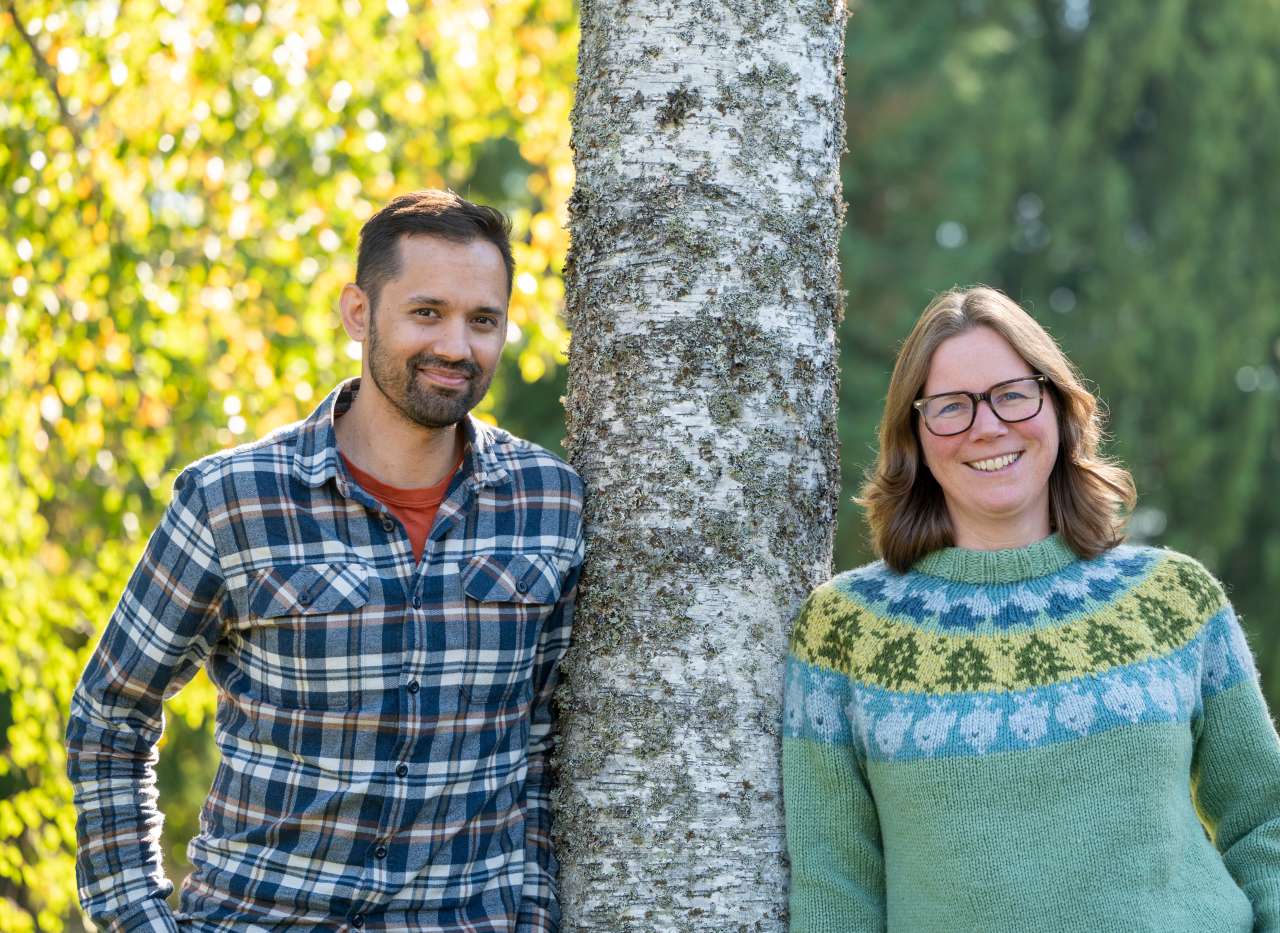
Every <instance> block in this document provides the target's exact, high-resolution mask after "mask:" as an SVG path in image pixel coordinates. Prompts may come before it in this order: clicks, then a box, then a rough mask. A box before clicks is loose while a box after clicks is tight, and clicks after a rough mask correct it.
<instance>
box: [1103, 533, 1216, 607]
mask: <svg viewBox="0 0 1280 933" xmlns="http://www.w3.org/2000/svg"><path fill="white" fill-rule="evenodd" d="M1121 547H1124V548H1127V549H1129V550H1131V551H1133V552H1134V553H1135V554H1141V555H1143V556H1144V557H1145V558H1146V559H1147V560H1148V561H1150V563H1151V565H1152V568H1153V570H1152V576H1153V577H1155V578H1156V579H1157V580H1159V582H1160V584H1161V588H1162V589H1163V591H1164V592H1165V593H1167V594H1170V595H1178V596H1181V597H1182V599H1183V601H1184V602H1189V603H1191V604H1193V605H1194V607H1195V609H1196V610H1198V611H1199V612H1201V613H1203V612H1216V611H1218V610H1220V609H1222V608H1224V607H1225V606H1226V605H1227V604H1228V600H1227V592H1226V588H1225V587H1224V586H1223V585H1222V582H1221V581H1220V580H1218V578H1217V577H1216V576H1214V574H1213V573H1212V572H1211V571H1210V570H1209V569H1208V568H1207V567H1205V565H1204V564H1202V563H1201V562H1200V561H1199V560H1197V559H1196V558H1195V557H1192V556H1191V555H1189V554H1183V553H1182V552H1181V551H1175V550H1173V549H1172V548H1166V547H1157V546H1155V545H1121ZM1117 550H1119V548H1117Z"/></svg>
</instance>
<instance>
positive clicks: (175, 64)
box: [0, 0, 577, 931]
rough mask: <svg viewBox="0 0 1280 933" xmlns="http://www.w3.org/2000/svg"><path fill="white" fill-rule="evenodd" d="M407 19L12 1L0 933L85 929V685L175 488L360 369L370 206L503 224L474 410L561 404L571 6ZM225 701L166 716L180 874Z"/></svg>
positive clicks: (0, 372) (0, 553)
mask: <svg viewBox="0 0 1280 933" xmlns="http://www.w3.org/2000/svg"><path fill="white" fill-rule="evenodd" d="M413 7H414V10H413V11H411V10H410V4H409V3H407V2H406V0H311V2H309V3H306V4H302V3H298V2H290V0H281V2H271V3H265V2H264V3H261V4H259V3H256V2H246V3H238V2H237V3H231V2H225V0H162V2H160V3H158V4H156V3H146V4H129V3H123V2H119V0H73V2H70V3H67V2H64V0H3V2H0V74H3V75H4V79H3V88H4V90H3V93H0V139H2V140H3V145H2V146H0V190H3V192H4V197H3V198H0V288H3V290H4V292H5V293H6V294H5V295H4V296H3V297H2V298H0V304H2V306H3V311H4V313H3V321H0V438H3V440H2V441H0V443H2V445H3V446H2V447H0V449H2V450H3V455H2V456H0V469H3V475H2V476H0V728H3V735H4V737H5V739H4V747H3V752H2V753H0V929H3V930H6V931H22V930H32V929H41V930H59V929H62V928H63V927H64V925H65V924H68V923H69V924H71V925H72V926H76V925H78V924H79V923H80V919H79V914H78V910H77V908H76V906H75V885H74V878H73V853H74V814H73V812H72V809H71V806H70V787H69V785H68V784H67V782H66V780H65V778H64V776H63V775H64V771H65V755H64V752H63V748H62V733H63V730H64V728H65V723H66V708H67V703H68V699H69V697H70V694H71V690H72V688H73V686H74V683H75V681H76V679H77V677H78V676H79V672H80V670H81V669H82V667H83V664H84V661H85V660H86V656H87V652H88V651H89V650H91V648H92V645H93V643H94V642H95V641H96V633H97V632H98V631H99V630H100V627H101V626H102V625H103V623H104V622H105V621H106V618H107V616H108V615H109V613H110V611H111V608H112V607H113V605H114V604H115V601H116V599H117V598H118V596H119V594H120V591H121V590H122V588H123V586H124V583H125V581H126V579H127V577H128V573H129V571H130V569H131V567H132V564H133V562H134V560H135V559H136V558H137V555H138V553H139V552H140V550H141V547H142V544H143V542H144V540H145V536H146V535H147V534H148V533H149V531H150V529H151V528H152V527H153V526H154V524H155V522H156V520H157V518H158V516H159V513H160V512H161V510H162V509H163V508H164V506H165V505H166V504H167V502H168V499H169V494H170V488H171V484H172V481H173V479H174V477H175V475H176V473H177V471H178V470H179V469H180V468H181V467H182V466H183V465H184V464H186V463H188V462H189V461H191V460H193V459H195V458H196V457H199V456H202V455H204V454H207V453H209V452H211V451H213V450H216V449H218V448H220V447H225V446H228V445H231V444H234V443H238V442H241V441H244V440H248V439H251V438H253V437H255V436H257V435H260V434H262V433H264V432H266V431H268V430H270V429H272V428H274V427H277V426H279V425H282V424H285V423H287V422H289V421H292V420H295V419H297V418H299V417H303V416H304V415H305V414H306V413H307V412H308V411H309V410H310V409H311V407H312V406H314V405H315V404H316V403H317V402H318V401H319V400H320V399H321V398H323V397H324V395H325V393H326V392H327V391H328V390H329V389H330V387H331V386H332V385H333V384H335V383H336V382H337V381H338V380H339V379H341V378H343V377H345V376H348V375H351V374H353V373H355V372H357V371H358V365H357V363H356V362H355V360H357V359H358V352H357V353H356V354H355V355H354V356H353V355H352V352H351V349H352V348H350V347H348V346H347V343H346V339H345V336H344V335H343V334H342V331H341V327H340V324H339V321H338V318H337V315H336V313H335V311H334V308H335V302H336V297H337V294H338V291H339V290H340V288H341V285H342V284H343V283H344V282H347V281H349V280H350V279H352V278H353V263H354V255H355V246H356V239H357V233H358V230H359V227H360V224H361V223H362V222H363V221H364V220H365V219H366V218H367V217H368V216H369V214H370V213H371V212H372V211H373V210H375V209H376V208H377V207H378V206H379V205H380V204H381V203H383V202H385V201H386V200H387V199H388V198H389V197H391V196H392V195H394V194H396V193H399V192H401V191H405V190H410V189H413V188H420V187H429V186H450V187H453V188H454V189H455V190H457V191H459V192H460V193H462V194H463V195H466V196H470V197H473V198H475V199H477V200H480V201H484V202H487V203H490V204H494V205H495V206H498V207H502V208H504V209H506V210H507V211H508V212H509V213H510V214H511V215H512V217H513V220H514V223H515V239H516V244H515V252H516V261H517V264H518V267H519V269H518V275H517V279H516V287H515V289H514V293H513V300H512V307H511V319H512V322H513V324H514V325H515V331H513V338H514V339H513V340H512V341H511V343H510V345H509V353H508V357H507V359H506V360H505V361H504V365H503V373H504V377H503V379H501V380H500V381H499V385H498V386H497V387H496V388H495V391H494V392H493V393H492V394H491V398H490V400H489V401H488V402H487V412H488V414H489V415H491V416H492V415H498V416H499V417H501V416H502V412H503V409H504V407H505V406H507V405H509V404H510V402H511V401H512V400H513V399H517V398H519V397H520V396H521V394H522V392H521V390H520V389H519V388H518V387H519V386H521V385H523V384H524V383H525V382H536V381H537V380H539V379H542V380H544V382H546V384H547V385H548V389H547V390H545V391H544V392H543V395H548V394H550V397H551V401H552V405H546V404H544V405H543V408H544V409H546V408H551V407H553V406H554V400H555V394H554V392H555V388H554V377H555V375H556V372H557V370H558V369H559V366H558V364H559V363H560V362H562V361H563V352H564V345H565V343H566V340H565V335H564V334H563V333H562V331H561V327H560V324H559V322H558V317H557V312H558V310H559V307H560V304H561V297H562V284H561V280H560V268H561V266H562V264H563V260H564V251H565V247H566V245H567V233H566V231H565V229H564V222H565V214H564V210H565V207H564V206H565V203H566V201H567V198H568V194H569V190H570V188H571V186H572V181H573V168H572V159H571V154H570V151H569V147H568V139H569V121H568V114H569V108H570V105H571V103H572V82H573V69H574V62H575V56H576V45H577V25H576V16H575V10H574V7H573V5H572V2H571V0H505V2H502V3H485V2H480V0H433V2H432V3H430V4H428V5H426V7H425V9H424V8H423V6H422V5H421V4H416V3H415V4H413ZM356 349H357V351H358V348H356ZM557 436H558V435H557ZM211 710H212V688H211V686H210V685H209V683H208V681H207V680H205V679H204V678H203V677H201V678H199V679H198V680H197V681H196V682H195V683H194V684H193V685H192V687H191V688H189V689H187V690H185V691H183V693H181V694H180V695H179V696H178V697H176V698H175V699H174V700H173V701H172V702H171V704H170V707H169V713H170V715H169V729H168V731H167V734H166V738H165V743H166V747H165V749H164V750H163V755H162V761H161V799H162V805H163V806H164V808H165V810H166V812H167V814H168V823H167V826H166V836H165V840H166V854H167V856H168V857H169V862H170V870H171V872H172V873H173V874H175V875H176V876H178V877H180V876H181V875H182V874H183V872H184V870H185V862H184V859H185V855H184V848H185V844H186V841H187V839H189V838H190V837H191V836H192V835H193V834H194V833H195V832H196V830H197V817H196V814H197V812H198V807H199V804H200V802H201V800H202V799H203V796H204V793H205V792H206V790H207V789H208V786H209V781H210V778H211V775H212V767H213V761H212V756H213V750H212V747H211V743H210V741H209V738H208V735H209V728H210V722H211V718H212V717H211V716H210V713H211Z"/></svg>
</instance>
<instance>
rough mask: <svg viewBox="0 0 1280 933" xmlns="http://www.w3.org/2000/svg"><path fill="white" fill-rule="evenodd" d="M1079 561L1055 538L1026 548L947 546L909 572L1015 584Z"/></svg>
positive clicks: (928, 555) (960, 581) (950, 578)
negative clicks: (998, 548) (995, 548)
mask: <svg viewBox="0 0 1280 933" xmlns="http://www.w3.org/2000/svg"><path fill="white" fill-rule="evenodd" d="M1076 560H1079V558H1078V557H1077V556H1076V554H1075V552H1074V551H1072V550H1071V548H1069V547H1067V545H1066V542H1064V541H1063V540H1062V538H1060V537H1059V536H1058V535H1056V534H1054V535H1050V536H1049V537H1047V538H1044V539H1042V540H1040V541H1037V542H1036V543H1035V544H1029V545H1027V546H1026V547H1018V548H1008V549H1006V550H1001V551H971V550H967V549H965V548H959V547H947V548H942V549H940V550H937V551H934V552H933V553H931V554H926V555H925V556H924V557H922V558H920V560H918V561H917V562H916V564H915V566H913V567H912V568H911V569H912V570H913V571H916V572H918V573H927V574H929V575H930V576H933V577H941V578H942V579H944V580H953V581H955V582H957V583H1016V582H1017V581H1019V580H1031V579H1034V578H1036V577H1045V576H1048V575H1049V574H1051V573H1056V572H1057V571H1059V570H1061V569H1062V568H1063V567H1066V566H1067V565H1068V564H1070V563H1072V562H1073V561H1076Z"/></svg>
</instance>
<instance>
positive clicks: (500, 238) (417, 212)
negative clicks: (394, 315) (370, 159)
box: [356, 189, 515, 311]
mask: <svg viewBox="0 0 1280 933" xmlns="http://www.w3.org/2000/svg"><path fill="white" fill-rule="evenodd" d="M402 236H438V237H440V238H441V239H444V240H450V241H452V242H454V243H470V242H472V241H473V240H488V241H489V242H490V243H492V244H493V245H494V246H496V247H497V248H498V252H499V253H501V254H502V263H503V265H504V266H506V267H507V294H508V295H510V294H511V282H512V279H513V278H514V276H515V260H514V259H513V258H512V256H511V221H510V220H508V219H507V215H506V214H504V213H502V211H500V210H496V209H495V208H492V207H485V206H484V205H482V204H473V203H471V202H470V201H468V200H466V199H465V198H460V197H458V196H457V195H456V194H454V193H453V192H452V191H439V190H435V189H428V190H425V191H413V192H410V193H409V194H402V195H400V196H399V197H398V198H396V199H395V200H393V201H392V202H391V203H390V204H388V205H387V206H386V207H384V208H383V209H382V210H380V211H378V213H376V214H374V215H373V216H372V217H370V218H369V219H368V220H367V221H365V224H364V226H363V227H361V228H360V252H359V253H358V254H357V256H356V285H358V286H359V287H360V289H361V290H362V291H363V292H364V293H365V294H366V295H368V296H369V304H370V310H371V311H372V310H373V308H375V307H377V304H378V296H379V294H381V292H382V286H383V285H385V284H386V283H387V282H389V281H390V280H391V279H394V278H395V277H396V276H397V275H399V274H400V238H401V237H402Z"/></svg>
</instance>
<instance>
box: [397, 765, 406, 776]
mask: <svg viewBox="0 0 1280 933" xmlns="http://www.w3.org/2000/svg"><path fill="white" fill-rule="evenodd" d="M408 773H409V766H408V765H396V777H404V776H405V775H407V774H408Z"/></svg>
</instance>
